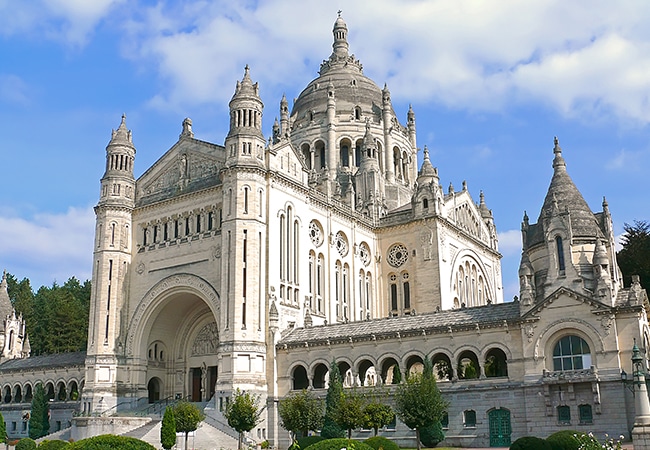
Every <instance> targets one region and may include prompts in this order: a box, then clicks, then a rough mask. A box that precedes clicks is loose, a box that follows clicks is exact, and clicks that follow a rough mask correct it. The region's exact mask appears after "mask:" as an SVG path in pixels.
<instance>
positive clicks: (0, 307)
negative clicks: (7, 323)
mask: <svg viewBox="0 0 650 450" xmlns="http://www.w3.org/2000/svg"><path fill="white" fill-rule="evenodd" d="M13 310H14V307H13V306H12V304H11V300H10V299H9V292H8V291H7V271H6V270H5V271H4V272H3V273H2V281H0V324H2V321H4V320H5V319H6V318H7V316H9V315H11V313H12V311H13ZM0 331H1V330H0Z"/></svg>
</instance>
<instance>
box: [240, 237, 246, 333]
mask: <svg viewBox="0 0 650 450" xmlns="http://www.w3.org/2000/svg"><path fill="white" fill-rule="evenodd" d="M243 241H244V242H243V243H242V313H241V322H242V323H241V325H242V328H246V281H247V280H246V253H247V251H248V230H244V236H243Z"/></svg>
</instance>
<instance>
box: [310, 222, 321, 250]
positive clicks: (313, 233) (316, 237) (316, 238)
mask: <svg viewBox="0 0 650 450" xmlns="http://www.w3.org/2000/svg"><path fill="white" fill-rule="evenodd" d="M309 238H310V239H311V241H312V242H313V244H314V245H315V246H316V247H320V245H321V244H322V243H323V229H322V228H321V227H320V225H319V223H318V222H316V221H315V220H312V221H311V222H310V223H309Z"/></svg>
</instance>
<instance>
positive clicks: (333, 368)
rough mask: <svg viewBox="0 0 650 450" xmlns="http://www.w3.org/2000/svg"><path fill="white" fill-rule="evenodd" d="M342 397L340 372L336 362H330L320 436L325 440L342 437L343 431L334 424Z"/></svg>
mask: <svg viewBox="0 0 650 450" xmlns="http://www.w3.org/2000/svg"><path fill="white" fill-rule="evenodd" d="M342 396H343V381H342V380H341V372H340V371H339V366H338V365H337V364H336V360H332V362H331V363H330V370H329V387H328V388H327V397H325V418H324V420H323V428H322V429H321V431H320V435H321V436H323V437H324V438H325V439H334V438H341V437H343V436H344V430H343V429H342V428H341V427H340V426H339V425H338V423H337V422H336V419H335V417H336V414H337V410H338V407H339V404H340V403H341V397H342Z"/></svg>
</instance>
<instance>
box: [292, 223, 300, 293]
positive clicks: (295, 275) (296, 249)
mask: <svg viewBox="0 0 650 450" xmlns="http://www.w3.org/2000/svg"><path fill="white" fill-rule="evenodd" d="M299 232H300V225H299V224H298V221H297V220H295V221H294V222H293V282H294V283H296V284H298V280H299V279H300V277H299V273H298V269H299V267H300V266H299V264H298V261H299V255H300V246H299V245H298V239H299V236H300V235H299V234H298V233H299Z"/></svg>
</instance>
